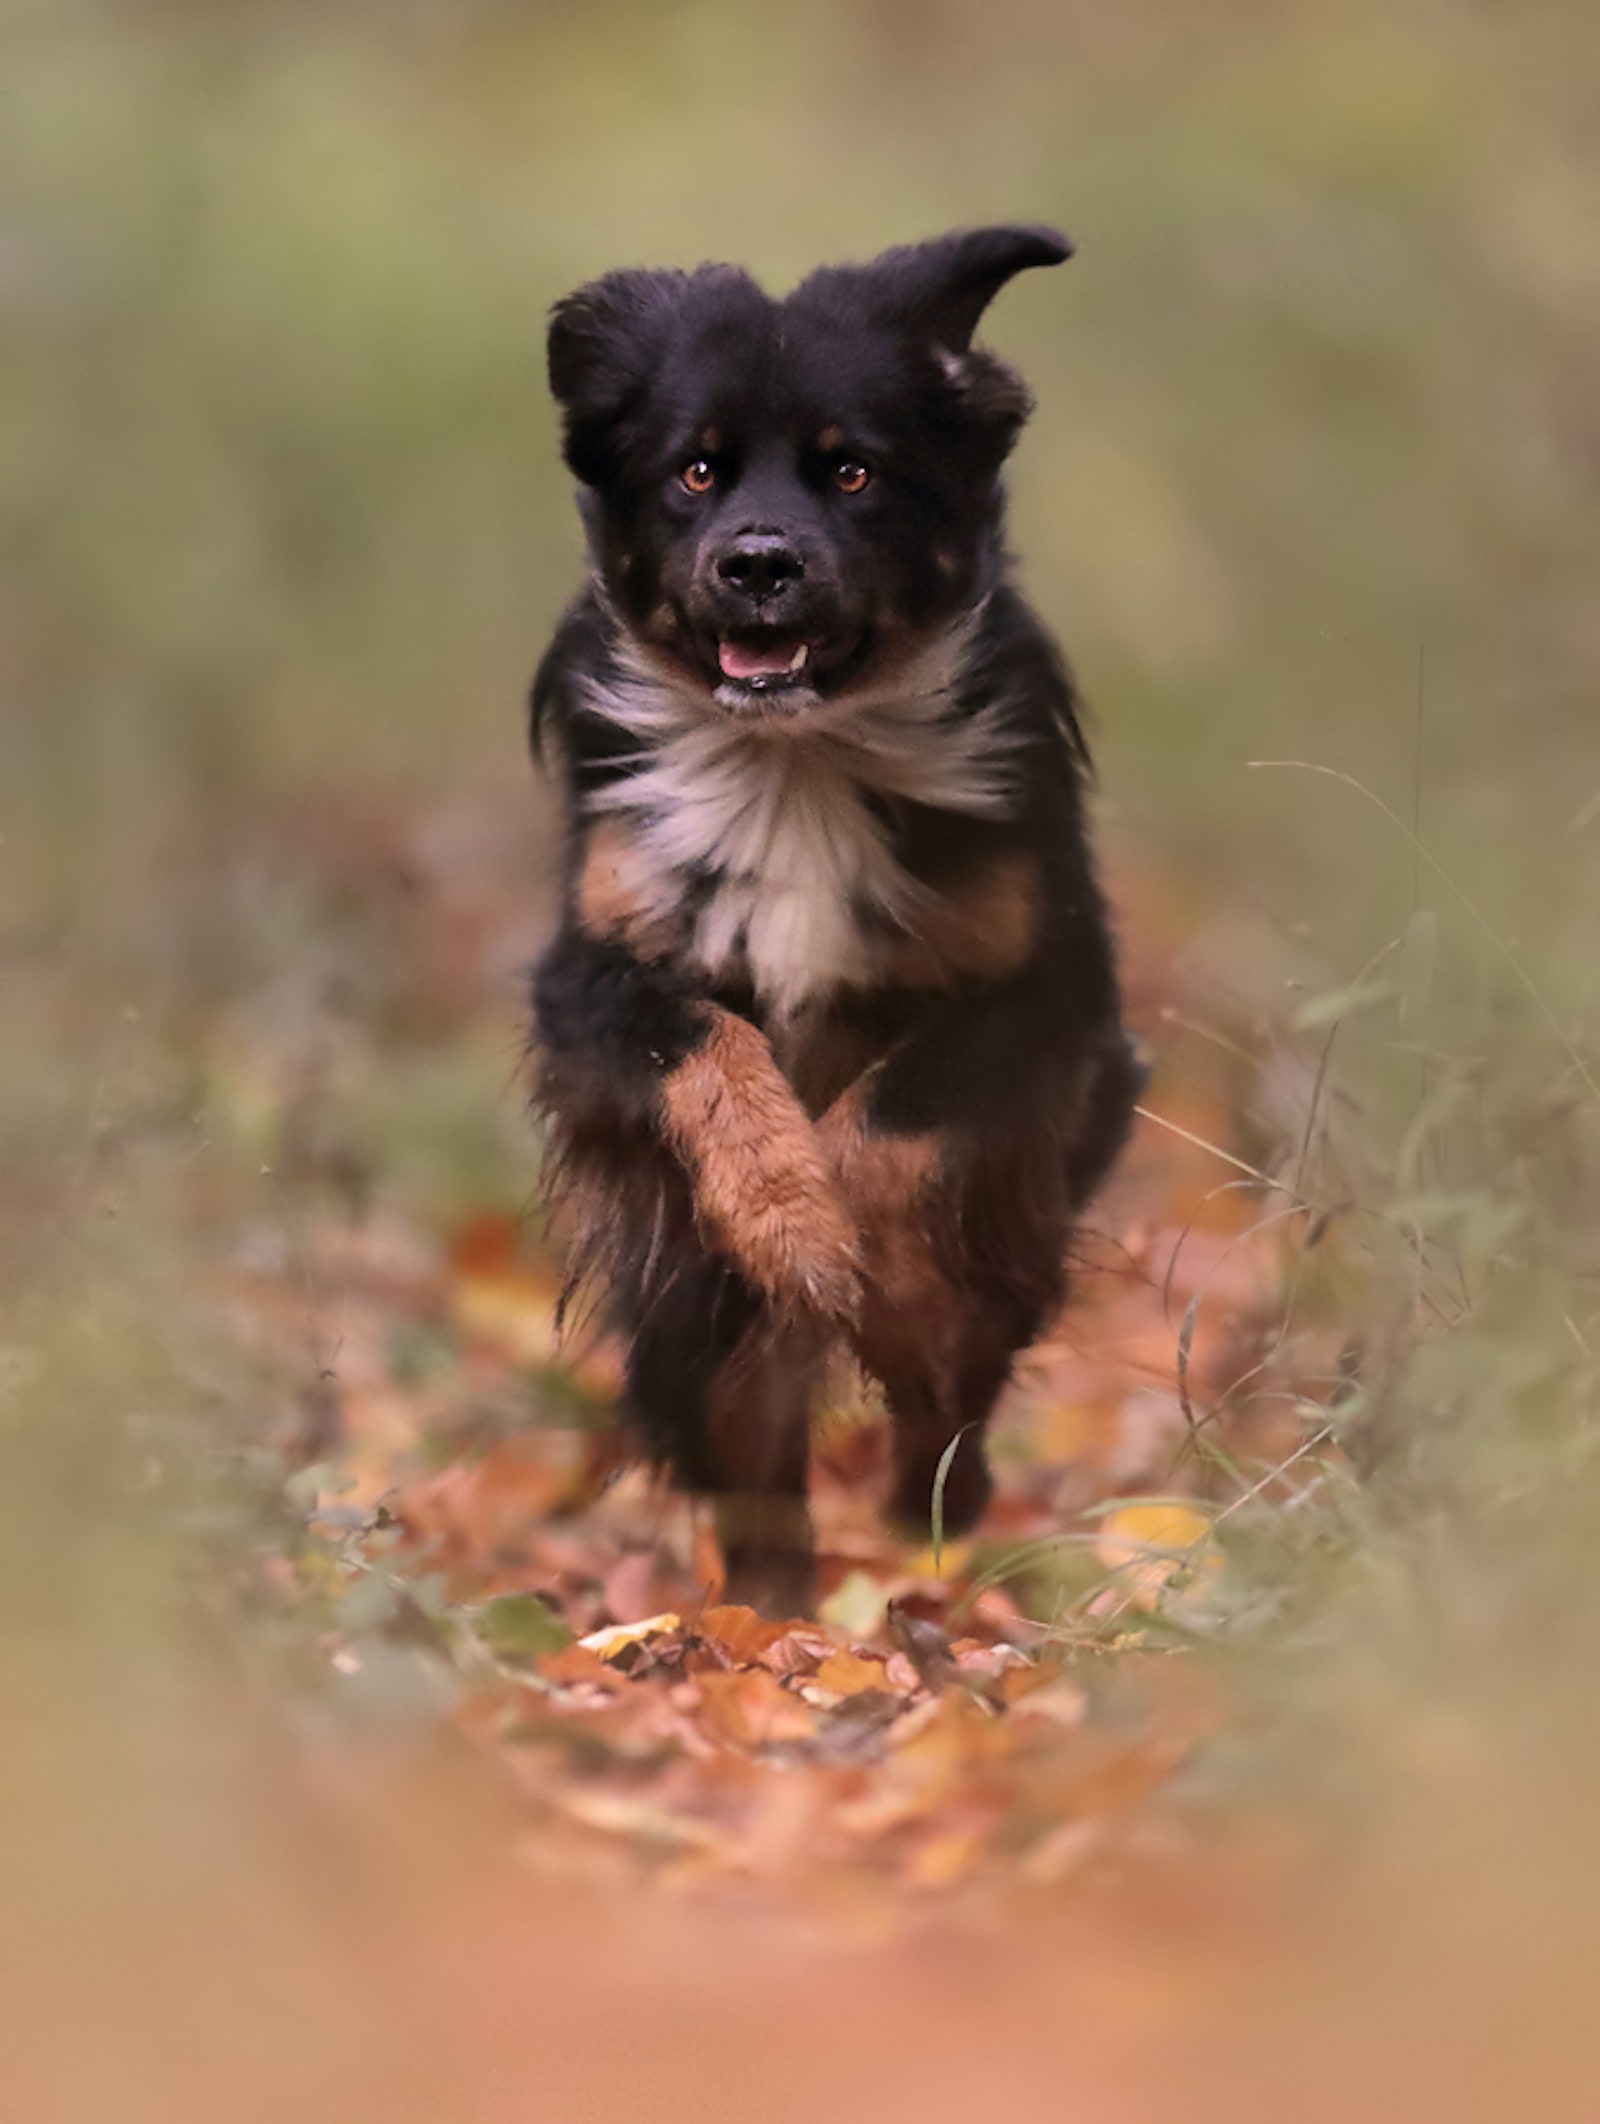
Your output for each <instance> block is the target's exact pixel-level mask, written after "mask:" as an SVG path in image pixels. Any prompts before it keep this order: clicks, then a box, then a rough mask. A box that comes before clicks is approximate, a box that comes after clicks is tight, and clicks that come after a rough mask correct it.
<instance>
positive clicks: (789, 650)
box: [717, 642, 805, 680]
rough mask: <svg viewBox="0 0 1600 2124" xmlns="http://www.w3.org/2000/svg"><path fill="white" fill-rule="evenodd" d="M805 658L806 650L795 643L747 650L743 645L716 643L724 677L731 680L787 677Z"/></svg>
mask: <svg viewBox="0 0 1600 2124" xmlns="http://www.w3.org/2000/svg"><path fill="white" fill-rule="evenodd" d="M804 655H805V651H804V649H803V648H802V647H800V646H799V645H797V644H796V643H794V642H769V643H765V644H763V646H762V647H761V648H759V649H757V648H747V647H746V646H745V645H744V644H743V643H742V642H718V644H717V657H718V660H719V661H720V663H721V665H722V675H723V677H724V678H731V679H741V680H743V679H757V678H786V677H787V676H788V675H789V673H790V672H791V671H793V670H795V669H796V668H797V664H798V662H799V661H801V660H803V658H804Z"/></svg>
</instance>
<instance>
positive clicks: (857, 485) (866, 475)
mask: <svg viewBox="0 0 1600 2124" xmlns="http://www.w3.org/2000/svg"><path fill="white" fill-rule="evenodd" d="M871 477H872V474H871V473H870V472H869V471H868V470H867V468H866V466H865V465H864V464H863V463H862V462H861V460H860V458H859V457H841V458H840V459H839V462H838V463H837V464H836V465H835V466H834V468H833V483H834V485H835V486H836V487H837V488H838V490H839V492H840V493H841V494H859V493H860V492H861V490H862V488H863V487H864V486H865V485H866V484H867V482H868V480H870V479H871Z"/></svg>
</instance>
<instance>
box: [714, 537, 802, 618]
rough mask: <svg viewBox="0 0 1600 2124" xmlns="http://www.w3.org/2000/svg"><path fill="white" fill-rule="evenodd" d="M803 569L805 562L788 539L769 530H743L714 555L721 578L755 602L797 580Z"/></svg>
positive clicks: (771, 595)
mask: <svg viewBox="0 0 1600 2124" xmlns="http://www.w3.org/2000/svg"><path fill="white" fill-rule="evenodd" d="M805 572H806V564H805V562H804V561H803V560H802V559H801V558H800V556H799V554H798V553H797V552H796V551H795V549H794V548H793V546H791V545H790V544H789V541H788V540H787V539H786V538H780V537H779V536H778V535H777V534H776V533H775V532H769V531H747V532H746V533H745V534H744V536H743V537H742V538H737V539H735V540H734V542H733V544H732V545H731V546H730V547H729V548H728V550H727V552H726V553H723V554H720V555H719V556H718V559H717V573H718V575H720V576H721V578H722V580H723V581H724V582H725V583H728V584H729V585H731V587H732V588H733V589H735V590H742V591H743V592H744V593H745V595H746V596H747V597H753V598H754V599H755V600H756V601H757V603H758V604H759V603H760V602H761V601H762V600H763V599H765V598H769V597H774V596H776V595H777V593H778V592H779V591H780V590H787V589H788V588H789V586H790V584H791V583H797V582H799V580H800V579H801V577H802V576H803V575H804V574H805Z"/></svg>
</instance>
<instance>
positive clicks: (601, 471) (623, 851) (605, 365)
mask: <svg viewBox="0 0 1600 2124" xmlns="http://www.w3.org/2000/svg"><path fill="white" fill-rule="evenodd" d="M1068 249H1069V247H1068V245H1067V244H1066V243H1065V242H1063V241H1062V239H1061V238H1060V237H1058V236H1056V235H1054V234H1053V233H1051V232H1050V231H1048V230H1045V229H1032V228H994V229H976V230H972V231H968V232H964V233H958V234H955V235H951V236H946V237H941V238H940V239H938V240H937V241H934V242H931V243H926V244H920V245H917V246H914V247H911V248H908V249H903V250H895V251H890V252H888V253H886V254H885V255H884V256H883V257H881V258H878V259H876V260H874V261H873V262H872V263H871V264H868V265H860V266H839V267H830V268H828V269H826V270H824V271H821V272H818V273H814V274H813V275H812V276H811V278H810V279H808V280H806V281H805V282H804V283H803V284H802V285H801V286H800V287H799V288H797V289H796V290H795V292H794V293H793V294H791V295H789V296H787V297H786V298H785V299H783V300H782V301H775V300H773V299H772V298H770V297H769V296H767V295H765V294H764V293H763V292H762V291H761V289H760V288H758V287H757V286H756V284H755V283H754V282H753V281H752V280H751V279H750V278H749V277H748V276H747V275H746V274H744V273H743V272H740V271H737V270H735V269H734V268H732V267H726V266H706V267H703V268H701V269H700V270H699V271H698V272H694V273H677V272H619V273H612V274H608V275H607V276H606V277H605V278H604V279H602V280H598V281H595V282H594V283H593V284H591V285H590V286H587V287H583V288H580V289H579V290H578V291H577V292H576V293H575V294H573V295H570V296H568V297H567V299H566V300H565V301H564V302H562V303H560V304H558V305H557V307H556V310H555V312H554V315H553V318H552V322H551V328H550V382H551V387H552V389H553V391H554V393H555V396H556V398H557V400H558V401H559V403H560V406H561V408H562V412H563V415H564V422H565V429H564V432H565V446H566V457H567V462H568V464H569V465H570V467H571V469H572V470H573V472H574V473H575V474H576V475H577V477H578V479H579V480H580V481H581V483H582V492H581V507H582V512H583V518H584V523H585V525H586V528H587V532H588V537H589V544H590V549H591V554H592V560H593V574H592V580H591V582H590V585H589V587H588V589H587V590H586V591H585V592H584V594H583V596H582V597H581V598H580V599H579V600H578V602H577V603H576V604H575V605H574V606H573V607H572V608H571V610H570V611H569V612H568V613H567V615H566V617H565V619H564V620H563V622H562V624H561V627H560V629H559V631H558V633H557V635H556V638H555V640H554V642H553V643H552V645H551V647H550V649H549V651H548V653H547V655H546V656H545V659H544V662H543V665H542V667H541V669H540V671H539V675H538V678H537V681H536V683H535V687H534V695H533V709H534V727H535V734H536V738H540V737H549V736H551V735H553V736H555V737H556V738H557V739H558V740H559V747H560V753H561V759H562V763H563V769H564V776H565V787H566V794H567V805H568V815H569V827H570V833H569V844H568V858H567V869H566V879H565V897H564V907H563V918H562V922H561V926H560V930H559V933H558V934H557V936H556V937H555V940H554V941H553V943H552V944H551V945H550V947H549V949H548V950H547V952H546V953H545V955H544V958H543V959H542V961H541V963H540V965H539V968H538V971H537V975H536V978H535V1011H536V1019H537V1038H538V1048H539V1054H540V1077H539V1099H540V1102H541V1104H542V1106H543V1107H544V1109H545V1112H546V1114H547V1115H548V1118H549V1130H550V1134H549V1147H550V1165H551V1178H552V1182H553V1185H554V1188H555V1190H556V1192H558V1193H560V1194H564V1195H565V1196H566V1197H567V1199H568V1201H569V1203H570V1204H571V1207H572V1212H573V1216H574V1223H575V1243H576V1253H575V1257H574V1260H575V1274H576V1275H578V1276H580V1277H581V1276H583V1275H584V1274H587V1273H591V1272H592V1273H594V1274H596V1275H597V1276H598V1277H599V1278H600V1279H601V1281H602V1283H603V1285H604V1287H605V1289H606V1291H607V1293H608V1299H607V1303H608V1305H609V1308H610V1311H611V1316H612V1317H613V1319H614V1320H615V1322H616V1323H617V1325H618V1326H619V1327H620V1329H621V1331H622V1333H623V1334H624V1335H625V1337H626V1339H627V1343H628V1352H629V1354H628V1386H627V1408H628V1413H629V1416H630V1417H631V1419H632V1421H633V1423H634V1424H635V1425H636V1427H637V1429H638V1430H639V1432H640V1433H641V1434H642V1437H643V1439H644V1441H645V1444H646V1446H647V1448H648V1450H649V1451H651V1452H652V1453H653V1454H654V1455H656V1456H657V1457H658V1458H659V1460H660V1461H661V1462H662V1463H663V1464H665V1466H666V1467H667V1468H669V1469H670V1470H671V1471H672V1473H673V1474H674V1475H675V1476H676V1477H677V1479H678V1480H679V1481H680V1482H682V1483H683V1484H684V1485H686V1486H687V1487H688V1488H690V1489H691V1490H694V1491H696V1492H699V1493H702V1494H706V1495H709V1496H710V1497H712V1498H713V1499H714V1500H715V1505H716V1511H717V1521H718V1529H719V1533H720V1535H721V1538H722V1542H723V1545H724V1549H725V1552H726V1557H727V1565H728V1597H729V1598H730V1599H733V1600H749V1601H752V1602H754V1603H755V1604H757V1605H758V1606H761V1607H764V1608H766V1609H768V1610H771V1611H775V1612H779V1613H794V1612H797V1611H799V1610H800V1609H802V1608H803V1607H804V1606H805V1605H806V1603H807V1601H808V1600H809V1598H810V1593H811V1577H812V1553H811V1528H810V1520H809V1514H808V1510H807V1504H806V1487H807V1466H806V1463H807V1444H808V1420H809V1405H810V1400H811V1395H812V1391H813V1388H814V1385H815V1382H816V1379H817V1374H818V1371H819V1368H820V1366H821V1364H822V1361H823V1359H824V1357H825V1356H826V1354H827V1352H828V1350H829V1347H830V1345H832V1344H834V1343H836V1342H840V1341H843V1342H846V1343H848V1344H849V1345H850V1347H851V1348H853V1350H854V1352H855V1354H856V1356H857V1357H858V1358H859V1360H860V1362H861V1364H862V1365H863V1366H864V1367H865V1369H866V1370H867V1371H868V1372H869V1373H871V1374H872V1375H873V1376H875V1377H876V1378H877V1379H878V1380H880V1381H881V1382H882V1385H883V1389H884V1393H885V1396H886V1398H887V1401H888V1405H889V1409H890V1412H891V1414H892V1418H893V1428H894V1449H895V1467H896V1483H895V1491H894V1498H893V1509H894V1511H895V1512H896V1513H897V1514H898V1515H899V1517H900V1518H901V1519H902V1520H903V1521H904V1522H905V1523H906V1524H907V1526H908V1527H909V1528H918V1527H920V1528H921V1529H922V1530H923V1531H924V1532H925V1531H926V1529H927V1526H928V1523H929V1516H930V1502H931V1496H932V1491H933V1487H934V1482H935V1477H936V1471H937V1470H938V1468H939V1465H940V1461H941V1458H942V1456H943V1455H944V1453H945V1450H946V1448H947V1447H948V1446H949V1445H950V1444H951V1441H952V1440H953V1439H956V1438H958V1437H959V1439H960V1443H959V1445H958V1446H957V1447H956V1449H955V1452H954V1455H953V1458H952V1459H951V1461H950V1462H949V1464H948V1468H947V1474H946V1482H945V1488H944V1492H943V1496H944V1510H943V1516H944V1523H945V1525H946V1527H947V1528H949V1529H950V1530H952V1531H957V1530H960V1529H962V1528H965V1527H968V1526H970V1525H971V1524H972V1523H973V1522H974V1521H976V1520H977V1518H978V1517H979V1515H980V1514H981V1513H982V1511H983V1508H984V1505H985V1503H986V1501H987V1498H988V1494H989V1477H988V1471H987V1468H986V1465H985V1460H984V1453H983V1445H982V1432H983V1426H984V1423H985V1421H986V1419H987V1417H988V1415H989V1412H990V1409H991V1408H992V1406H993V1404H994V1402H995V1400H996V1398H997V1396H998V1395H999V1393H1000V1390H1001V1388H1002V1387H1003V1385H1004V1384H1005V1381H1006V1378H1007V1375H1008V1372H1009V1369H1010V1366H1011V1361H1012V1358H1013V1356H1014V1354H1015V1353H1016V1352H1017V1351H1018V1350H1019V1349H1020V1348H1021V1347H1022V1346H1023V1345H1025V1344H1026V1343H1027V1342H1029V1341H1030V1340H1031V1339H1032V1338H1033V1337H1034V1336H1035V1335H1036V1334H1037V1332H1038V1331H1039V1328H1040V1326H1041V1324H1042V1322H1043V1321H1044V1319H1045V1317H1046V1315H1047V1314H1048V1313H1049V1312H1050V1311H1051V1310H1052V1309H1053V1308H1054V1306H1055V1305H1056V1304H1057V1302H1058V1301H1059V1300H1060V1298H1061V1296H1062V1293H1063V1288H1064V1280H1065V1260H1066V1252H1067V1243H1068V1239H1069V1236H1070V1232H1071V1228H1072V1223H1073V1219H1074V1216H1075V1215H1076V1213H1077V1211H1078V1210H1079V1209H1080V1208H1081V1206H1082V1205H1083V1203H1084V1202H1085V1201H1086V1200H1087V1199H1088V1197H1089V1196H1090V1194H1091V1193H1092V1192H1093V1190H1094V1189H1095V1187H1096V1186H1097V1184H1098V1183H1099V1181H1100V1180H1101V1178H1102V1176H1103V1175H1104V1173H1105V1171H1106V1169H1107V1167H1108V1165H1109V1164H1110V1163H1111V1161H1112V1159H1113V1158H1114V1156H1115V1155H1116V1152H1117V1150H1118V1148H1119V1146H1120V1144H1121V1143H1122V1140H1123V1137H1124V1134H1125V1132H1126V1129H1127V1126H1128V1120H1129V1113H1130V1108H1131V1105H1132V1101H1133V1098H1134V1096H1135V1087H1136V1082H1137V1073H1136V1070H1135V1067H1134V1065H1133V1063H1132V1061H1131V1059H1130V1055H1129V1050H1128V1047H1127V1044H1126V1042H1125V1040H1124V1037H1123V1033H1122V1027H1121V1018H1120V1009H1119V999H1118V987H1117V975H1116V966H1115V958H1114V953H1113V947H1112V942H1111V938H1110V934H1109V931H1108V927H1107V922H1106V914H1105V908H1104V903H1103V901H1102V898H1101V894H1100V890H1099V887H1098V885H1097V883H1096V879H1095V873H1094V867H1093V864H1092V861H1091V858H1090V854H1089V849H1088V844H1087V841H1086V837H1085V824H1084V785H1085V780H1086V773H1087V759H1086V754H1085V750H1084V741H1083V736H1082V732H1081V729H1080V726H1079V720H1078V713H1077V704H1076V700H1075V696H1074V692H1073V687H1072V683H1071V680H1070V678H1069V676H1068V674H1067V671H1066V669H1065V667H1064V665H1063V663H1062V660H1061V657H1060V655H1059V653H1058V651H1057V650H1056V648H1055V645H1054V643H1053V642H1052V640H1051V638H1050V637H1049V635H1048V634H1047V633H1046V631H1045V629H1044V628H1043V626H1042V625H1041V624H1040V622H1039V621H1038V619H1037V618H1036V617H1035V616H1034V614H1033V613H1032V612H1031V611H1030V609H1029V608H1028V606H1027V604H1026V603H1025V602H1024V601H1023V599H1022V597H1021V595H1020V594H1019V593H1018V591H1017V590H1016V588H1015V587H1014V586H1013V584H1012V583H1011V581H1010V579H1009V576H1008V571H1007V563H1006V553H1005V546H1004V537H1003V493H1002V486H1001V468H1002V465H1003V463H1004V460H1005V458H1006V456H1007V454H1008V452H1009V451H1010V449H1011V446H1012V444H1013V442H1014V441H1015V439H1016V436H1017V433H1018V431H1019V429H1020V428H1021V426H1022V424H1023V422H1024V420H1025V419H1026V417H1027V414H1028V410H1029V398H1028V394H1027V391H1026V389H1025V387H1024V385H1023V383H1022V381H1021V379H1020V378H1019V377H1018V376H1017V375H1016V374H1015V373H1014V372H1013V371H1012V370H1011V369H1009V368H1008V367H1006V365H1005V364H1004V363H1003V362H1001V361H999V360H998V359H997V358H996V357H995V356H994V355H993V354H991V353H988V352H986V351H984V350H982V349H979V348H974V347H973V345H972V335H973V332H974V329H975V328H976V326H977V323H978V320H979V318H980V317H981V315H982V314H983V311H984V309H985V308H986V306H987V305H988V303H989V302H990V300H991V299H992V298H993V296H994V295H995V294H996V293H997V292H998V290H999V289H1000V288H1001V287H1002V286H1003V285H1004V284H1005V282H1006V281H1008V280H1009V279H1010V278H1011V276H1012V275H1013V274H1014V273H1017V272H1020V271H1021V270H1022V269H1023V268H1025V267H1029V266H1043V265H1054V264H1057V263H1058V262H1059V261H1060V260H1062V259H1064V258H1065V257H1067V255H1068Z"/></svg>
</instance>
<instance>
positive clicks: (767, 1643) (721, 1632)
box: [696, 1606, 789, 1667]
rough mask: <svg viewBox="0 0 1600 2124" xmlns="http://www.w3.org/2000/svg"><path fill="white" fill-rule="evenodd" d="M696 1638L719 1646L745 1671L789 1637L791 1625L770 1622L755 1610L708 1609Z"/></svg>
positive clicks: (700, 1623)
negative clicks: (779, 1642) (784, 1638)
mask: <svg viewBox="0 0 1600 2124" xmlns="http://www.w3.org/2000/svg"><path fill="white" fill-rule="evenodd" d="M696 1634H697V1635H699V1636H701V1637H703V1638H704V1639H705V1640H706V1642H707V1643H708V1644H712V1645H716V1646H717V1647H718V1648H719V1649H720V1650H721V1651H723V1652H726V1653H727V1655H728V1657H729V1658H730V1659H731V1660H733V1661H735V1662H736V1664H737V1665H739V1666H741V1667H748V1666H752V1665H753V1664H754V1663H755V1661H757V1660H758V1659H760V1658H761V1657H762V1656H763V1654H764V1653H767V1652H770V1651H771V1649H772V1647H773V1646H774V1645H775V1644H776V1643H777V1642H778V1640H779V1639H780V1638H783V1637H787V1636H788V1634H789V1626H788V1624H787V1623H775V1622H768V1621H767V1620H766V1618H765V1617H764V1616H761V1615H758V1614H757V1613H756V1611H755V1609H754V1608H741V1607H737V1606H733V1607H717V1608H707V1610H706V1611H705V1613H704V1614H703V1615H702V1616H701V1618H700V1620H699V1622H698V1624H697V1625H696Z"/></svg>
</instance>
